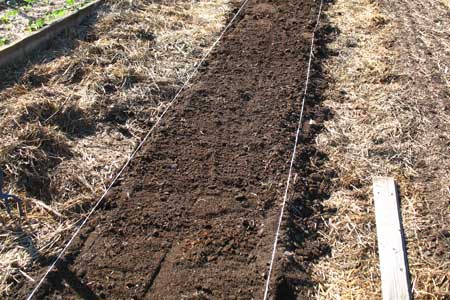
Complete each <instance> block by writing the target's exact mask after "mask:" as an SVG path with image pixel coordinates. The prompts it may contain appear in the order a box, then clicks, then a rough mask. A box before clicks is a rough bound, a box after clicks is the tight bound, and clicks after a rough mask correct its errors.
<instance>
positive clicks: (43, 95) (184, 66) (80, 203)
mask: <svg viewBox="0 0 450 300" xmlns="http://www.w3.org/2000/svg"><path fill="white" fill-rule="evenodd" d="M232 2H233V1H232V0H218V1H207V0H200V1H187V0H186V1H143V0H142V1H141V0H137V1H119V0H115V1H109V2H108V3H107V4H105V5H103V6H102V7H101V9H99V11H98V14H97V15H96V16H93V17H92V18H91V20H89V21H88V22H87V23H85V24H84V25H82V26H80V27H79V28H76V30H72V31H70V32H68V33H67V34H66V35H65V36H62V37H59V38H58V39H57V40H55V41H54V42H53V45H52V47H51V50H48V51H45V52H43V53H42V54H40V55H38V56H37V57H35V58H33V61H32V62H31V63H30V64H29V65H27V66H16V67H15V68H11V69H9V70H1V72H2V74H1V77H2V81H1V83H0V84H1V89H0V99H1V100H0V113H1V119H0V136H1V139H2V140H1V144H0V167H1V169H3V170H4V172H5V175H6V177H5V187H4V190H6V191H8V190H9V191H10V192H11V193H12V194H15V195H18V196H19V197H21V198H22V199H23V201H24V207H25V210H26V213H27V217H26V218H23V219H19V218H17V217H14V218H12V219H11V218H10V217H9V216H8V215H7V214H6V212H5V210H4V209H1V210H0V223H1V224H2V226H1V227H0V245H1V247H0V270H1V271H0V295H2V296H6V295H8V294H9V293H10V292H11V288H12V287H13V286H17V283H19V285H20V283H22V282H23V281H24V280H26V281H28V280H32V278H29V277H28V276H27V272H28V271H30V270H31V269H32V268H33V266H35V265H36V264H37V263H39V258H40V257H44V256H47V257H51V255H53V254H54V253H56V252H57V251H59V249H60V247H61V245H62V242H63V240H64V237H65V236H66V234H67V233H68V232H71V229H73V227H74V224H76V222H77V221H78V220H79V219H80V218H81V217H82V216H83V215H84V214H85V213H86V211H87V209H88V208H89V207H90V205H91V203H92V201H93V199H95V196H96V195H99V194H100V193H101V192H102V191H103V189H104V187H105V185H106V184H107V183H108V180H109V179H110V178H111V176H112V175H114V172H115V171H116V170H117V169H118V168H119V167H120V166H121V164H122V163H123V162H124V160H125V159H126V158H127V155H128V154H129V153H130V152H131V150H132V149H133V148H134V147H135V145H136V143H137V141H139V138H140V137H141V136H142V134H143V132H145V131H146V129H148V128H149V126H151V125H152V124H153V122H154V119H155V116H156V115H157V114H158V113H159V112H160V111H161V110H162V109H164V107H165V103H166V101H167V100H168V99H171V98H172V97H173V95H174V92H175V91H176V90H177V88H178V87H179V86H180V85H181V83H182V82H183V81H184V80H185V77H186V72H187V71H188V70H190V69H192V67H193V66H194V64H195V62H197V61H198V60H199V59H200V58H201V56H202V54H203V53H204V51H206V50H207V49H208V48H209V46H210V45H211V44H212V41H213V39H215V37H216V36H217V34H218V32H219V31H220V30H221V28H222V27H223V23H224V22H225V20H226V19H227V16H228V14H229V10H230V9H231V3H232ZM13 215H14V216H17V211H16V210H15V211H14V212H13Z"/></svg>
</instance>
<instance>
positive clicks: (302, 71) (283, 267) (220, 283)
mask: <svg viewBox="0 0 450 300" xmlns="http://www.w3.org/2000/svg"><path fill="white" fill-rule="evenodd" d="M318 7H319V4H318V3H317V2H315V1H313V0H283V1H270V0H258V1H255V0H253V1H252V0H251V1H249V3H248V6H247V8H246V9H245V10H244V12H243V15H242V17H241V18H239V20H238V21H237V23H236V24H235V25H234V26H233V27H232V29H230V31H229V32H228V33H227V34H226V35H225V37H224V38H223V40H222V41H221V43H220V45H219V46H218V47H217V48H216V50H215V51H214V53H213V54H212V55H211V56H210V57H209V59H208V61H207V62H206V63H205V65H204V66H202V70H201V72H200V74H199V76H198V77H197V78H196V80H195V82H196V83H195V84H194V85H193V86H192V87H191V88H190V89H189V90H187V91H186V92H185V93H184V94H183V95H182V97H181V98H180V99H179V101H178V102H177V103H178V104H176V105H175V107H174V108H173V109H172V110H171V111H170V113H169V114H168V116H167V117H166V118H165V120H164V121H163V123H162V124H161V126H160V127H159V129H158V130H157V131H156V132H155V134H154V135H153V136H152V137H151V139H150V140H149V141H148V143H147V144H146V146H145V147H144V149H143V150H142V151H141V152H140V154H139V155H138V157H137V158H136V159H135V160H134V161H133V162H132V164H131V166H130V168H129V170H128V171H127V172H126V174H125V176H123V178H122V179H120V181H119V183H118V184H117V185H116V186H115V187H114V189H113V190H112V192H111V193H110V195H109V197H108V198H107V200H106V201H105V203H104V204H103V206H102V209H101V210H99V211H98V212H97V213H96V214H95V216H94V217H93V218H92V219H91V220H90V221H89V223H88V225H87V226H86V229H85V230H83V234H82V235H81V236H80V238H79V239H78V240H77V241H76V242H75V243H74V245H73V247H72V249H71V254H70V255H69V256H67V257H66V258H65V260H64V262H62V263H60V264H59V265H58V270H57V271H55V272H53V273H51V275H50V277H49V280H48V281H46V283H45V284H44V286H43V287H42V288H41V290H40V291H39V293H38V295H37V297H36V299H53V300H56V299H79V298H82V299H261V298H262V294H263V290H264V280H265V275H266V272H267V269H268V262H269V259H270V255H271V251H272V245H273V239H274V233H275V226H276V222H277V218H278V214H279V211H280V204H281V201H282V195H283V192H284V189H285V184H286V179H287V174H288V167H289V159H290V155H291V153H292V148H293V142H294V134H295V129H296V125H297V120H298V117H299V112H300V103H301V94H302V92H303V87H304V81H305V77H306V69H307V68H306V67H307V61H308V55H309V47H310V42H311V40H310V39H311V33H312V30H313V28H314V25H315V18H316V15H317V12H318ZM319 46H320V47H321V45H319ZM312 73H313V82H312V84H311V86H310V93H309V96H308V99H307V107H306V114H305V119H304V124H305V126H304V128H303V133H302V136H301V138H300V143H301V144H300V149H299V155H298V157H297V158H296V159H297V160H296V164H295V170H294V171H295V174H294V177H295V179H296V180H295V184H294V187H293V188H292V191H291V193H290V194H292V197H291V198H290V203H289V209H288V212H287V213H286V218H285V220H286V222H285V224H284V227H283V235H282V239H281V244H279V247H278V256H277V264H276V270H275V274H274V276H273V277H272V278H273V281H272V285H271V286H272V293H271V294H272V298H273V299H296V298H297V297H301V296H303V297H304V296H307V295H309V291H310V288H311V284H312V283H311V281H310V277H309V275H308V274H309V272H308V271H309V270H308V265H309V262H311V261H313V260H314V259H316V258H317V257H318V256H320V255H323V254H324V253H326V252H327V247H326V245H323V244H322V243H321V242H319V240H318V239H317V236H316V232H317V230H318V229H319V228H320V223H321V221H320V220H321V219H320V215H321V214H322V213H323V212H322V207H321V205H320V201H321V199H323V198H325V197H326V196H327V189H328V181H329V177H330V176H332V174H331V173H327V172H324V171H319V170H320V166H321V164H322V163H323V161H324V160H325V159H326V157H324V156H323V155H322V154H320V153H318V152H317V151H316V149H315V148H314V147H313V146H312V145H313V143H314V137H315V135H316V134H317V133H318V131H319V130H320V129H321V125H320V124H321V123H322V122H323V121H324V119H326V118H327V117H328V116H329V114H330V113H329V111H328V110H327V109H324V108H322V107H321V106H320V92H321V90H322V89H323V88H324V87H325V86H324V83H323V81H322V80H321V79H320V68H319V65H318V64H317V65H315V66H314V67H313V70H312ZM311 120H313V121H311ZM49 261H51V259H49ZM29 288H30V286H28V287H24V288H23V289H22V291H21V293H19V294H23V295H25V294H27V293H28V292H29Z"/></svg>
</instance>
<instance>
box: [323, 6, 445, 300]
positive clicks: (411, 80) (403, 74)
mask: <svg viewBox="0 0 450 300" xmlns="http://www.w3.org/2000/svg"><path fill="white" fill-rule="evenodd" d="M327 15H328V18H329V21H330V23H331V25H332V26H333V27H334V28H335V33H336V39H335V41H334V42H333V43H332V44H331V45H330V46H329V47H330V52H331V53H333V54H334V55H333V56H331V57H329V58H328V59H327V60H326V62H325V70H326V73H327V74H328V75H329V76H330V77H331V78H332V81H331V83H330V86H329V89H328V92H327V93H326V95H325V97H326V101H325V105H328V106H330V107H331V108H332V109H333V111H334V114H335V116H334V118H333V119H332V120H331V121H328V122H327V123H326V128H327V130H326V132H325V133H323V134H322V135H321V136H320V137H319V138H318V141H317V143H318V146H319V149H321V150H322V151H324V152H325V153H327V154H328V156H329V158H330V161H329V163H328V166H329V167H330V168H332V169H335V170H337V171H338V177H337V178H338V179H336V181H335V188H336V190H335V192H334V193H333V194H332V196H331V198H330V199H329V200H328V201H326V205H327V207H329V208H336V209H337V213H336V215H335V216H334V217H332V218H330V219H329V220H328V221H327V230H326V231H324V232H322V236H323V237H324V238H325V239H326V240H327V241H328V242H329V243H330V245H331V246H332V254H331V256H329V257H326V258H324V259H321V261H320V262H318V264H317V265H316V266H315V274H316V280H318V281H319V282H320V285H319V287H318V290H317V297H318V298H320V299H381V291H380V288H381V283H380V277H379V268H378V256H377V244H376V232H375V218H374V207H373V199H372V178H373V177H374V176H377V175H381V176H394V177H395V178H396V181H397V182H398V183H399V189H400V193H401V206H402V217H403V223H404V228H405V232H406V237H407V248H408V249H407V252H408V258H409V266H410V272H411V275H412V285H413V292H414V297H415V299H448V298H449V297H450V290H449V289H450V271H449V270H450V256H449V253H450V234H449V229H448V222H449V220H450V210H449V204H450V202H449V201H450V190H449V182H450V172H449V169H448V167H449V166H450V156H449V140H450V110H449V109H450V85H449V70H448V68H449V65H448V64H449V61H450V52H449V49H450V44H449V43H448V41H449V40H450V39H449V37H450V31H449V28H450V18H449V17H448V16H449V11H448V8H447V7H445V6H444V5H442V4H440V3H439V2H435V1H397V2H395V3H394V2H392V1H379V2H378V1H371V0H352V1H341V0H337V1H335V3H334V4H333V5H331V6H330V7H329V9H328V11H327Z"/></svg>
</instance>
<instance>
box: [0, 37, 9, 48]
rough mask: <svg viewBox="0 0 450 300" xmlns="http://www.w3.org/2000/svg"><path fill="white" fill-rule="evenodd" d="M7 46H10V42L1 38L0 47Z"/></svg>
mask: <svg viewBox="0 0 450 300" xmlns="http://www.w3.org/2000/svg"><path fill="white" fill-rule="evenodd" d="M6 44H9V40H8V39H7V38H5V37H0V47H3V46H5V45H6Z"/></svg>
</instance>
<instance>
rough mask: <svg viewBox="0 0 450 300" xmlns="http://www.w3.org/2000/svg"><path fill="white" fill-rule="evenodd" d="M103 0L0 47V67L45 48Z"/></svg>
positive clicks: (91, 11) (97, 0)
mask: <svg viewBox="0 0 450 300" xmlns="http://www.w3.org/2000/svg"><path fill="white" fill-rule="evenodd" d="M103 1H104V0H95V1H94V2H91V3H89V4H87V5H85V6H84V7H82V8H80V9H79V10H77V11H75V12H73V13H72V14H70V15H67V16H65V17H62V18H61V19H59V20H57V21H55V22H53V23H51V24H50V25H47V26H45V27H44V28H42V29H40V30H38V31H36V32H34V33H31V34H29V35H27V36H25V37H23V38H22V39H19V40H18V41H16V42H14V43H12V44H11V45H7V46H5V47H2V48H1V49H0V68H4V67H6V66H8V65H13V64H16V63H19V62H21V61H24V60H26V59H27V57H28V56H29V55H32V54H33V53H35V52H36V51H37V50H40V49H45V48H47V46H48V44H49V42H50V40H52V39H53V38H54V37H55V36H57V35H58V34H60V33H61V32H63V31H64V30H65V29H67V28H69V27H74V26H77V25H78V24H80V23H81V22H82V21H83V20H84V19H85V18H86V17H88V16H89V15H91V14H92V13H93V12H94V11H95V10H96V9H97V8H98V7H99V6H100V4H101V3H102V2H103Z"/></svg>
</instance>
